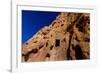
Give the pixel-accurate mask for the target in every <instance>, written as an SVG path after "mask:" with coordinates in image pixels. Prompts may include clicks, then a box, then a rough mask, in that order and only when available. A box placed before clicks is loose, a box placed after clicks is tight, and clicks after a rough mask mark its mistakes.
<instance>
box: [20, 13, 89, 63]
mask: <svg viewBox="0 0 100 73" xmlns="http://www.w3.org/2000/svg"><path fill="white" fill-rule="evenodd" d="M89 58H90V15H89V14H88V13H69V12H68V13H67V12H62V13H60V14H59V15H58V16H57V17H56V19H55V20H54V21H53V22H52V23H51V25H50V26H45V27H44V28H42V29H41V30H39V31H38V32H37V33H36V34H35V35H34V36H33V37H32V38H30V39H29V40H28V41H27V42H25V43H24V44H23V45H22V62H38V61H60V60H81V59H89Z"/></svg>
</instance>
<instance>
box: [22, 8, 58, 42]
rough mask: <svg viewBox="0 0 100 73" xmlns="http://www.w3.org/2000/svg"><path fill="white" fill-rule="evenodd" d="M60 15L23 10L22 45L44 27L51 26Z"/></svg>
mask: <svg viewBox="0 0 100 73" xmlns="http://www.w3.org/2000/svg"><path fill="white" fill-rule="evenodd" d="M58 14H59V12H48V11H30V10H22V43H24V42H26V41H27V40H28V39H30V38H31V37H32V36H33V35H34V34H35V33H36V32H37V31H39V30H40V29H41V28H43V27H44V26H48V25H50V24H51V22H52V21H53V20H54V19H55V18H56V16H57V15H58Z"/></svg>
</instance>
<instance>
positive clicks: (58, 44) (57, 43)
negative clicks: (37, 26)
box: [55, 39, 60, 47]
mask: <svg viewBox="0 0 100 73" xmlns="http://www.w3.org/2000/svg"><path fill="white" fill-rule="evenodd" d="M55 46H56V47H59V46H60V40H59V39H56V42H55Z"/></svg>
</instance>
